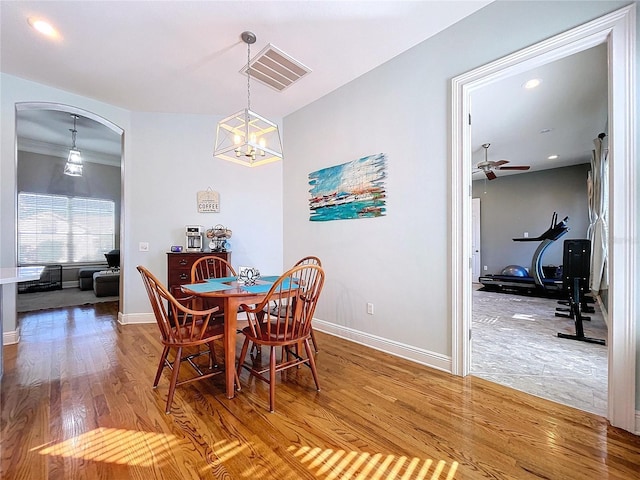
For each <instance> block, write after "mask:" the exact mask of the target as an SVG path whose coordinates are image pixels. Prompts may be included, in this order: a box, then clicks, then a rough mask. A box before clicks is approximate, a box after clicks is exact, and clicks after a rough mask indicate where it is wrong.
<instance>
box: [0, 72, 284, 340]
mask: <svg viewBox="0 0 640 480" xmlns="http://www.w3.org/2000/svg"><path fill="white" fill-rule="evenodd" d="M0 80H1V84H0V93H1V98H2V104H1V105H2V111H1V113H2V123H1V127H2V150H1V155H2V156H1V158H0V174H1V179H0V181H1V186H2V191H1V194H0V222H1V225H2V233H1V234H0V262H1V263H0V264H1V265H2V266H3V267H5V266H14V265H15V257H16V254H15V220H14V218H15V211H14V209H15V195H16V187H15V180H16V173H15V148H16V147H15V145H16V144H15V103H16V102H32V101H39V102H56V103H63V104H66V105H71V106H74V107H78V108H81V109H84V110H87V111H89V112H93V113H95V114H97V115H100V116H102V117H104V118H106V119H107V120H110V121H111V122H113V123H115V124H117V125H118V126H120V127H121V128H123V129H124V131H125V133H124V155H123V168H124V198H123V223H124V229H123V231H122V236H121V245H120V250H121V268H122V274H121V282H122V292H123V296H122V297H121V302H120V310H121V313H122V317H121V319H122V320H123V321H124V322H127V320H128V319H134V320H140V318H141V317H143V318H147V319H149V318H150V312H151V308H150V306H149V303H148V299H147V297H146V293H145V291H144V288H143V286H142V282H141V280H140V275H139V274H138V272H137V271H136V269H135V267H136V265H138V264H143V265H145V266H147V267H148V268H150V269H151V271H152V272H154V273H156V274H157V275H158V276H159V277H160V278H161V279H166V252H167V251H168V249H169V247H170V246H171V245H184V227H185V225H187V224H197V225H203V226H207V227H211V226H213V225H216V224H218V223H221V224H224V225H225V226H226V227H228V228H230V229H231V230H232V231H233V237H232V238H231V244H232V254H231V261H232V263H233V264H234V265H235V266H237V265H250V266H256V267H258V268H259V269H260V271H262V272H264V273H280V272H281V271H282V268H283V262H282V231H283V227H282V162H278V163H273V164H270V165H266V166H263V167H260V168H254V169H250V168H246V167H243V166H241V165H235V164H231V163H227V162H224V161H222V160H217V159H214V158H213V145H214V142H215V127H216V122H217V121H218V120H219V119H220V118H221V116H214V115H211V116H206V115H183V114H159V113H139V112H129V111H126V110H123V109H120V108H118V107H115V106H111V105H107V104H104V103H101V102H98V101H95V100H92V99H89V98H85V97H81V96H78V95H73V94H70V93H68V92H64V91H61V90H58V89H54V88H51V87H48V86H45V85H41V84H37V83H34V82H30V81H27V80H23V79H20V78H17V77H13V76H10V75H6V74H3V75H2V77H0ZM285 153H286V152H285ZM208 187H210V188H211V189H213V190H217V191H218V192H220V204H221V207H220V210H221V211H220V213H217V214H212V213H209V214H203V213H198V212H197V207H196V194H197V191H198V190H206V189H207V188H208ZM139 242H149V247H150V248H149V251H148V252H140V251H138V246H139ZM3 291H4V292H5V293H4V295H3V323H4V332H5V336H7V334H8V335H12V333H15V331H16V324H15V295H16V294H15V287H13V286H9V285H8V286H5V288H4V289H3Z"/></svg>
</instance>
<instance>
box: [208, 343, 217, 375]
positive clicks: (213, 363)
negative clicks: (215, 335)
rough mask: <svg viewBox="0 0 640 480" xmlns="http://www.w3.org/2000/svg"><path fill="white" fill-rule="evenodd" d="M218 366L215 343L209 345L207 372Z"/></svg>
mask: <svg viewBox="0 0 640 480" xmlns="http://www.w3.org/2000/svg"><path fill="white" fill-rule="evenodd" d="M217 366H218V359H217V358H216V349H215V343H214V342H211V343H209V370H213V367H217Z"/></svg>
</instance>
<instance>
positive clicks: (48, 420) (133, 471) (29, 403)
mask: <svg viewBox="0 0 640 480" xmlns="http://www.w3.org/2000/svg"><path fill="white" fill-rule="evenodd" d="M115 320H116V307H115V304H98V305H92V306H83V307H72V308H66V309H57V310H46V311H39V312H32V313H26V314H22V315H21V320H20V323H21V333H22V338H21V342H20V344H19V345H17V346H16V345H13V346H7V347H5V365H4V367H5V375H4V378H3V380H2V390H1V394H2V396H1V402H2V404H1V424H0V426H1V435H2V436H1V449H2V471H1V472H0V477H1V478H2V479H5V480H18V479H25V480H27V479H28V480H32V479H37V480H50V479H102V480H107V479H114V480H115V479H117V480H122V479H145V480H148V479H213V478H219V479H246V478H259V479H272V478H274V479H275V478H277V479H292V480H293V479H303V478H323V479H356V478H359V479H469V478H470V479H475V478H491V479H541V478H542V479H554V480H555V479H603V478H608V479H631V478H640V473H639V472H640V437H636V436H634V435H631V434H629V433H627V432H624V431H621V430H619V429H616V428H612V427H611V426H609V425H608V424H607V422H606V420H605V419H603V418H602V417H598V416H596V415H593V414H589V413H585V412H582V411H579V410H576V409H573V408H570V407H566V406H562V405H559V404H557V403H553V402H550V401H547V400H544V399H540V398H536V397H533V396H530V395H527V394H524V393H521V392H518V391H515V390H512V389H509V388H506V387H502V386H500V385H496V384H493V383H490V382H487V381H486V380H483V379H481V378H474V377H467V378H459V377H455V376H452V375H448V374H446V373H442V372H439V371H436V370H433V369H430V368H427V367H424V366H420V365H417V364H414V363H411V362H408V361H405V360H402V359H398V358H395V357H392V356H389V355H386V354H383V353H380V352H377V351H375V350H371V349H368V348H365V347H362V346H359V345H356V344H353V343H350V342H347V341H344V340H340V339H337V338H334V337H331V336H328V335H323V334H321V333H320V332H318V333H317V336H318V341H319V347H320V353H319V354H318V355H317V365H318V369H319V375H320V382H321V387H322V391H320V392H316V390H315V388H314V384H313V379H312V378H311V374H310V372H309V371H308V370H307V369H306V368H301V369H299V370H290V371H288V372H287V373H285V374H283V375H282V376H281V377H280V380H281V381H280V382H279V384H278V386H277V390H276V395H277V401H276V410H277V411H276V413H273V414H271V413H269V412H268V410H267V405H268V386H267V385H266V384H264V383H262V382H258V381H255V380H254V379H250V378H249V377H247V374H246V372H245V373H243V375H242V376H241V383H242V387H243V388H242V391H241V392H239V393H238V394H237V396H236V398H235V399H233V400H228V399H227V398H226V397H225V395H224V388H223V379H222V378H221V377H214V378H213V379H212V380H211V381H204V382H197V383H195V384H189V385H184V386H182V387H178V389H177V390H176V396H175V401H174V405H173V413H172V414H171V415H166V414H165V413H164V404H165V399H166V394H167V384H168V377H167V375H166V374H165V375H164V377H163V378H162V380H161V383H160V385H159V387H158V388H157V389H155V390H154V389H152V388H151V384H152V382H153V377H154V373H155V368H156V365H157V359H158V355H159V353H160V351H161V349H160V345H159V342H158V341H157V330H156V328H157V327H156V326H155V325H129V326H118V325H117V323H116V321H115ZM238 340H239V341H240V338H239V339H238ZM265 353H266V352H265ZM265 356H266V355H265Z"/></svg>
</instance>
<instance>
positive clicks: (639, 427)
mask: <svg viewBox="0 0 640 480" xmlns="http://www.w3.org/2000/svg"><path fill="white" fill-rule="evenodd" d="M633 433H634V434H635V435H639V436H640V410H636V431H635V432H633Z"/></svg>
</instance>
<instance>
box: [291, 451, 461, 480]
mask: <svg viewBox="0 0 640 480" xmlns="http://www.w3.org/2000/svg"><path fill="white" fill-rule="evenodd" d="M288 450H289V451H290V452H292V453H293V455H294V456H296V457H299V458H300V460H301V462H302V463H303V464H307V467H308V468H309V470H311V471H313V472H314V474H315V475H316V476H325V475H326V477H325V478H327V479H341V480H343V479H351V478H353V479H358V480H377V479H382V478H389V479H391V478H392V479H398V480H409V479H411V480H425V479H430V480H439V479H442V480H445V479H446V480H451V479H453V478H454V475H455V473H456V470H457V469H458V462H452V463H451V465H450V466H449V468H448V469H447V462H445V461H444V460H440V461H438V462H437V463H435V464H434V461H433V460H432V459H424V460H423V459H420V458H417V457H413V458H408V457H405V456H396V455H383V454H381V453H376V454H370V453H366V452H355V451H351V452H345V451H344V450H332V449H324V450H323V449H321V448H319V447H315V448H312V447H299V448H297V447H289V449H288ZM432 467H433V468H432Z"/></svg>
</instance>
